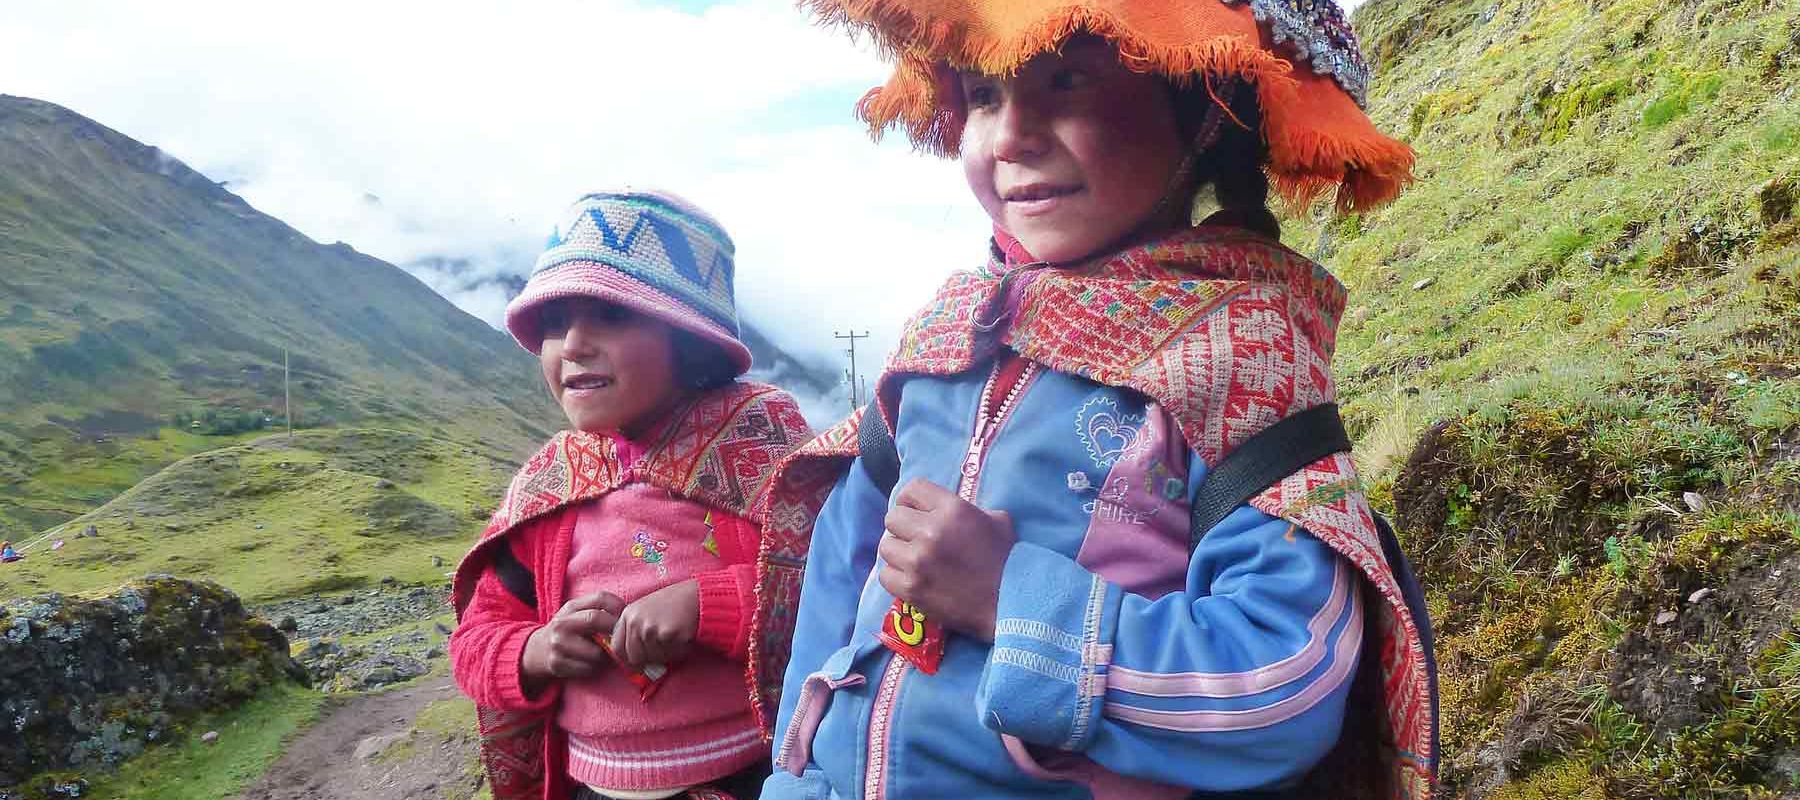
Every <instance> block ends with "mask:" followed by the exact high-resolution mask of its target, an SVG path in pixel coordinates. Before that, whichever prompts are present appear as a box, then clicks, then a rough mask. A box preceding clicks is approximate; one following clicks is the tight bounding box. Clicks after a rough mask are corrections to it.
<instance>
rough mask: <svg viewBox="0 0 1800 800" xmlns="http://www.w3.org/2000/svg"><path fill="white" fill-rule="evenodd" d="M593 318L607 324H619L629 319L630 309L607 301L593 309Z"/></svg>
mask: <svg viewBox="0 0 1800 800" xmlns="http://www.w3.org/2000/svg"><path fill="white" fill-rule="evenodd" d="M594 319H595V320H596V321H598V322H601V323H604V324H607V325H620V324H623V323H625V322H629V321H630V320H631V309H629V308H626V307H624V306H615V305H613V304H611V303H607V304H605V305H602V306H600V307H599V308H597V309H595V310H594Z"/></svg>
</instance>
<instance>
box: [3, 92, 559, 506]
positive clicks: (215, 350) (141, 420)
mask: <svg viewBox="0 0 1800 800" xmlns="http://www.w3.org/2000/svg"><path fill="white" fill-rule="evenodd" d="M284 348H285V349H287V350H288V351H289V352H290V354H291V360H292V373H293V374H292V392H293V398H294V403H295V407H296V411H297V416H298V422H299V424H300V425H301V426H303V427H313V426H317V425H322V424H345V423H352V422H359V421H361V422H367V421H378V422H379V424H381V425H385V426H392V427H404V428H408V429H414V430H419V431H421V432H424V433H428V434H431V435H433V436H437V437H441V438H449V439H455V440H457V441H464V442H469V443H472V444H476V445H478V446H480V447H483V448H487V449H494V450H499V451H504V452H507V453H510V454H514V455H519V454H522V453H523V452H525V451H526V450H528V448H529V447H530V446H531V445H532V444H533V443H534V442H535V441H536V440H538V439H540V438H541V437H542V436H543V434H544V433H545V432H546V431H548V430H551V429H553V428H554V427H555V425H556V423H557V416H556V413H555V410H554V409H553V408H552V407H551V406H550V404H549V403H548V401H547V400H546V399H545V397H544V395H543V392H542V390H541V389H540V388H539V384H540V383H541V380H540V379H539V378H538V377H537V376H536V371H535V369H534V368H533V365H532V361H531V359H530V357H529V356H528V355H526V354H524V353H522V352H521V351H519V350H518V348H517V347H516V346H515V345H513V344H512V343H511V341H510V340H509V339H508V338H507V337H506V336H505V335H504V334H501V333H499V332H497V331H494V330H493V329H491V328H489V327H488V326H487V325H485V324H483V323H482V322H481V321H479V320H477V319H475V318H474V317H471V316H469V315H468V314H466V313H464V312H462V311H460V310H458V309H457V308H456V307H454V306H452V305H451V304H450V303H449V302H448V301H445V300H444V299H443V298H441V297H439V296H438V295H436V294H435V293H433V292H432V291H431V290H430V289H429V288H427V287H426V286H425V285H424V284H422V283H420V282H419V281H418V280H416V279H414V278H412V277H411V276H409V275H407V274H406V273H405V272H403V271H402V270H400V269H398V268H396V267H394V266H392V265H390V264H387V263H384V262H382V261H379V260H376V259H374V258H370V257H368V256H364V255H361V254H359V253H357V252H356V251H354V250H352V249H351V248H350V247H348V246H346V245H342V244H336V245H320V244H317V243H314V242H313V241H312V240H310V239H308V238H306V237H305V236H303V235H301V234H300V233H299V232H297V231H295V230H294V229H292V228H290V227H288V226H287V225H285V224H283V223H281V222H280V221H279V220H276V219H274V218H271V217H268V216H266V215H264V214H261V213H259V212H257V211H256V210H255V209H253V208H251V207H250V206H249V205H247V204H245V203H244V201H243V200H241V199H240V198H238V197H237V196H236V195H233V194H231V193H230V192H228V191H226V190H225V189H223V188H221V187H220V186H219V185H217V184H214V183H213V182H212V181H210V180H208V179H207V178H205V177H204V176H202V175H200V174H199V173H196V172H194V171H193V170H191V169H188V168H187V167H186V166H184V165H182V164H181V163H180V162H178V161H176V160H174V159H173V158H170V157H169V156H168V155H166V154H164V153H162V152H160V151H158V150H157V149H156V148H154V147H148V146H145V145H143V144H139V143H137V142H135V141H132V140H131V139H129V138H127V137H125V136H123V135H121V134H119V133H117V132H115V131H112V130H110V129H108V128H105V127H104V126H101V125H99V124H97V123H95V122H93V121H91V120H88V119H86V118H83V117H81V116H79V115H77V114H74V113H73V112H70V111H68V110H66V109H63V108H60V107H57V106H54V105H51V104H48V103H43V102H39V101H35V100H28V99H23V98H16V97H5V96H0V531H5V532H7V533H9V534H10V535H11V537H12V538H14V539H19V538H23V536H22V534H23V532H25V531H29V530H35V529H42V528H45V527H48V526H50V525H53V524H56V523H59V522H62V521H65V520H67V519H69V518H71V517H74V516H76V515H79V514H81V513H84V512H86V511H88V510H90V509H92V508H93V507H94V506H95V505H96V504H97V503H99V502H104V501H105V500H107V499H110V498H111V497H112V496H114V495H116V494H117V493H118V492H120V491H123V490H124V489H126V488H128V487H130V486H131V485H133V484H134V483H136V482H137V481H138V480H140V479H142V478H144V477H146V476H148V475H149V474H151V473H153V472H155V471H156V470H157V469H160V468H161V467H163V466H165V465H167V464H168V463H171V462H172V461H174V460H176V459H178V458H181V457H183V456H186V455H190V454H192V453H195V452H199V451H202V450H206V449H210V448H211V447H214V446H217V445H219V444H226V443H229V441H228V440H227V441H220V440H218V439H217V438H215V437H199V436H191V435H190V434H192V433H193V432H194V431H193V429H192V428H189V427H187V426H186V425H185V424H184V426H183V428H182V430H180V431H170V430H167V429H166V426H168V425H170V424H171V423H172V422H174V421H175V420H176V418H177V416H178V415H187V416H191V417H193V418H204V419H206V420H208V423H207V424H205V425H203V429H214V430H216V429H221V428H223V429H230V428H231V427H234V426H236V425H238V424H249V423H255V424H262V423H261V420H262V419H263V418H264V417H265V416H267V417H273V418H274V419H275V420H276V421H277V422H279V421H280V416H281V411H282V408H283V394H282V390H283V381H282V377H283V376H282V358H283V349H284ZM184 422H185V418H184ZM214 423H218V424H214ZM250 427H254V425H250Z"/></svg>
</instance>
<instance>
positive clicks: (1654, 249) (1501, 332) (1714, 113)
mask: <svg viewBox="0 0 1800 800" xmlns="http://www.w3.org/2000/svg"><path fill="white" fill-rule="evenodd" d="M1356 23H1357V26H1358V29H1359V31H1360V32H1361V33H1362V35H1363V37H1364V42H1365V49H1366V50H1367V51H1368V53H1369V54H1370V56H1371V58H1372V60H1374V61H1375V62H1376V64H1377V68H1378V72H1379V76H1380V77H1379V81H1378V85H1377V88H1376V91H1375V92H1374V97H1373V98H1372V108H1371V111H1372V113H1373V115H1374V116H1375V117H1376V119H1377V121H1378V122H1379V123H1380V124H1381V125H1382V126H1383V127H1384V128H1385V129H1387V130H1390V131H1397V132H1399V133H1400V134H1402V135H1403V136H1404V137H1405V138H1407V139H1408V140H1409V141H1410V142H1411V143H1412V144H1413V145H1414V147H1415V148H1416V149H1417V150H1418V152H1419V155H1420V165H1419V167H1420V168H1419V170H1418V173H1419V177H1420V181H1419V183H1418V185H1417V186H1415V187H1414V188H1413V189H1412V190H1411V191H1410V192H1409V193H1408V194H1407V195H1405V196H1404V197H1402V198H1401V199H1400V200H1399V201H1398V202H1396V203H1395V204H1394V205H1393V206H1391V207H1390V208H1387V209H1385V210H1382V211H1380V212H1377V213H1373V214H1368V215H1363V216H1352V217H1349V218H1345V219H1341V220H1333V221H1328V222H1315V223H1313V224H1312V225H1310V226H1308V227H1307V228H1306V229H1304V230H1296V231H1291V232H1290V237H1289V238H1290V240H1292V241H1295V242H1298V243H1301V245H1302V248H1303V249H1312V250H1315V251H1317V252H1320V253H1321V254H1322V255H1323V256H1324V260H1325V261H1326V263H1327V264H1328V265H1329V266H1330V267H1331V268H1332V270H1333V271H1334V272H1335V273H1337V274H1338V275H1339V276H1341V277H1342V278H1343V279H1344V280H1345V282H1346V283H1348V284H1349V285H1350V286H1351V288H1352V292H1353V294H1352V306H1351V308H1350V309H1349V311H1348V313H1347V317H1346V320H1345V324H1344V330H1343V334H1342V338H1341V340H1340V342H1339V358H1338V373H1339V375H1340V376H1341V380H1342V386H1341V391H1342V394H1343V398H1344V406H1345V409H1346V414H1347V417H1348V419H1349V421H1350V424H1351V426H1352V428H1353V429H1354V430H1355V432H1356V433H1357V434H1358V437H1359V440H1360V442H1361V450H1362V453H1361V456H1362V458H1363V460H1364V462H1365V466H1366V468H1367V469H1366V471H1367V472H1368V473H1369V478H1370V480H1371V484H1372V495H1373V496H1374V497H1375V498H1376V500H1377V502H1378V503H1379V504H1381V505H1383V506H1385V507H1386V508H1388V509H1390V510H1393V511H1395V512H1397V516H1398V518H1399V521H1400V522H1401V524H1402V527H1403V535H1404V536H1405V538H1406V539H1407V545H1408V549H1409V551H1411V552H1412V553H1413V554H1414V557H1415V559H1416V560H1417V562H1418V564H1419V566H1420V567H1421V570H1422V573H1423V574H1422V577H1423V579H1424V581H1425V582H1426V584H1427V586H1428V590H1429V594H1430V601H1431V604H1432V608H1433V612H1434V617H1435V619H1436V622H1437V624H1438V626H1439V628H1440V637H1441V638H1440V640H1439V648H1440V651H1439V657H1440V659H1441V663H1442V669H1443V696H1444V703H1445V705H1444V731H1443V732H1444V749H1445V754H1444V755H1445V758H1446V765H1445V777H1446V780H1447V783H1448V787H1449V789H1450V790H1451V792H1452V793H1453V794H1454V795H1455V796H1466V797H1508V798H1526V797H1533V798H1535V797H1650V796H1663V797H1716V796H1721V795H1723V796H1745V797H1752V796H1772V794H1771V793H1775V794H1779V793H1783V792H1785V793H1788V794H1789V795H1791V794H1792V793H1794V792H1797V791H1800V616H1797V615H1800V589H1797V588H1795V587H1800V516H1797V515H1796V512H1800V377H1797V376H1800V205H1796V202H1795V201H1796V199H1797V198H1800V189H1797V188H1796V184H1797V183H1800V3H1796V2H1794V1H1793V0H1777V1H1775V2H1756V1H1754V0H1752V1H1750V2H1721V1H1720V0H1677V1H1676V2H1669V1H1668V0H1589V2H1576V1H1574V0H1372V2H1370V3H1369V4H1367V5H1366V6H1364V7H1362V8H1361V9H1359V10H1358V12H1357V14H1356ZM1690 493H1691V495H1690ZM1690 498H1691V500H1690ZM1784 575H1785V576H1786V577H1785V578H1784V577H1783V576H1784ZM1703 590H1710V591H1703ZM1696 593H1699V594H1698V595H1697V594H1696ZM1696 596H1697V597H1698V599H1697V600H1690V598H1693V597H1696Z"/></svg>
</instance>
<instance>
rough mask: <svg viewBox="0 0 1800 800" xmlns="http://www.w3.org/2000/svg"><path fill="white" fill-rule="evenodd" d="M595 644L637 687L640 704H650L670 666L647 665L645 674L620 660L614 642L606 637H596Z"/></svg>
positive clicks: (626, 678) (667, 674)
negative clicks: (613, 647)
mask: <svg viewBox="0 0 1800 800" xmlns="http://www.w3.org/2000/svg"><path fill="white" fill-rule="evenodd" d="M594 643H595V644H598V645H600V649H601V650H605V651H606V654H607V655H609V656H612V660H613V663H615V664H618V665H619V671H620V672H623V673H625V680H628V681H631V685H632V686H636V687H637V689H638V702H642V703H648V702H650V696H651V695H654V694H656V690H657V689H658V688H660V687H661V686H662V682H663V678H666V677H668V676H669V665H667V664H647V665H645V666H644V671H643V672H638V671H636V670H633V669H631V668H629V667H627V666H625V662H624V661H623V660H621V659H620V658H619V654H617V653H614V652H613V649H612V642H611V641H610V640H608V639H607V638H606V637H605V636H595V637H594Z"/></svg>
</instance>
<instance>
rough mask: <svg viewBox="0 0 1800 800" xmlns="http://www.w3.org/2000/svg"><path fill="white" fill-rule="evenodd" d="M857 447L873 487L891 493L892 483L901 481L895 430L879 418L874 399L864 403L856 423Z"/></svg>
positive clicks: (879, 411)
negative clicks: (889, 428)
mask: <svg viewBox="0 0 1800 800" xmlns="http://www.w3.org/2000/svg"><path fill="white" fill-rule="evenodd" d="M856 447H857V451H858V453H859V454H860V455H861V457H862V462H863V469H865V470H867V471H868V473H869V478H870V479H871V480H873V481H875V488H877V489H880V490H881V493H882V494H884V495H891V494H893V493H894V485H895V484H897V483H899V482H900V451H899V450H896V449H894V432H893V431H890V430H888V424H887V420H885V419H882V417H881V409H880V408H879V407H877V406H876V405H875V401H873V400H871V401H869V404H868V405H866V406H863V415H862V423H861V424H859V425H857V426H856Z"/></svg>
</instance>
